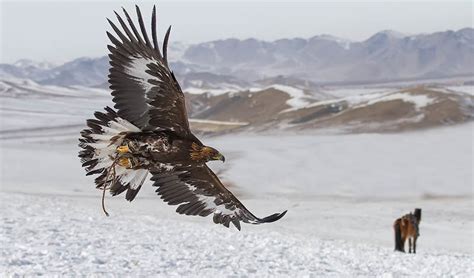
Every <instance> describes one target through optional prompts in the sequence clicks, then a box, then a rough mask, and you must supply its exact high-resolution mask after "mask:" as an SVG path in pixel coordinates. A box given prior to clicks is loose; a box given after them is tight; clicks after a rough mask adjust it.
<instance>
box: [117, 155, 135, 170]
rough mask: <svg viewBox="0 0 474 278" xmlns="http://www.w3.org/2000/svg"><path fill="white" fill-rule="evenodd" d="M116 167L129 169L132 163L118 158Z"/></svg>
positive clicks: (126, 159)
mask: <svg viewBox="0 0 474 278" xmlns="http://www.w3.org/2000/svg"><path fill="white" fill-rule="evenodd" d="M118 165H120V166H122V167H125V168H131V167H132V163H131V161H130V159H128V158H125V157H123V158H120V159H119V160H118Z"/></svg>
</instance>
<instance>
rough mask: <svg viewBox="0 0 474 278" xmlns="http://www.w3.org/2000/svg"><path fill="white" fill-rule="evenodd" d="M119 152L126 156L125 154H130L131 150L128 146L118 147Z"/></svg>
mask: <svg viewBox="0 0 474 278" xmlns="http://www.w3.org/2000/svg"><path fill="white" fill-rule="evenodd" d="M117 152H118V153H120V154H124V153H128V152H130V149H129V148H128V146H127V145H124V146H118V147H117Z"/></svg>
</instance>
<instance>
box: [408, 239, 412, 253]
mask: <svg viewBox="0 0 474 278" xmlns="http://www.w3.org/2000/svg"><path fill="white" fill-rule="evenodd" d="M411 246H412V245H411V237H409V238H408V253H411Z"/></svg>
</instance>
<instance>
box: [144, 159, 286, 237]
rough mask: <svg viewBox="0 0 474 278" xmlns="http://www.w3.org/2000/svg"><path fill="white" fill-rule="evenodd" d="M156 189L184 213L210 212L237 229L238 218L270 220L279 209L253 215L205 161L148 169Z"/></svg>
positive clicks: (279, 215) (216, 219)
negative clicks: (169, 169)
mask: <svg viewBox="0 0 474 278" xmlns="http://www.w3.org/2000/svg"><path fill="white" fill-rule="evenodd" d="M151 172H152V174H153V177H152V178H151V180H152V181H154V184H153V186H156V187H158V188H157V189H156V192H157V193H158V195H160V196H161V198H162V199H163V200H164V201H165V202H167V203H168V204H170V205H179V206H178V208H177V209H176V212H178V213H180V214H186V215H200V216H208V215H210V214H214V217H213V219H214V223H216V224H223V225H224V226H226V227H229V224H230V223H232V224H234V226H235V227H236V228H237V229H238V230H240V221H242V222H245V223H251V224H261V223H268V222H274V221H277V220H278V219H280V218H282V217H283V216H284V215H285V213H286V211H284V212H283V213H275V214H272V215H270V216H267V217H265V218H258V217H256V216H255V215H253V214H252V213H251V212H250V211H249V210H248V209H247V208H246V207H245V206H244V205H243V204H242V203H241V202H240V201H239V200H238V199H237V198H236V197H235V196H234V195H233V194H232V193H231V192H230V191H229V190H227V189H226V188H225V187H224V185H223V184H222V183H221V181H220V180H219V179H218V178H217V176H216V175H215V174H214V173H213V172H212V171H211V169H209V167H207V166H206V165H205V164H201V165H197V166H196V165H193V166H189V167H183V168H179V167H177V168H175V169H174V171H173V172H167V173H163V172H159V171H157V172H156V173H154V171H153V170H152V171H151Z"/></svg>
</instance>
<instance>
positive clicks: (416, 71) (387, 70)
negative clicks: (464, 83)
mask: <svg viewBox="0 0 474 278" xmlns="http://www.w3.org/2000/svg"><path fill="white" fill-rule="evenodd" d="M170 51H171V55H172V57H171V58H172V63H171V68H172V69H173V70H174V71H175V73H176V75H177V78H178V79H179V80H180V81H182V82H184V83H185V84H184V88H187V87H189V88H193V89H203V90H206V89H216V88H233V87H238V88H241V87H249V86H252V84H254V83H255V82H256V81H258V80H262V79H263V80H271V79H274V78H277V77H279V76H283V77H284V78H286V79H288V80H295V79H296V80H300V81H302V82H305V83H306V84H309V85H310V86H312V87H314V86H315V84H317V85H325V84H334V83H340V84H363V83H374V82H387V81H396V80H414V79H427V78H429V79H436V78H443V77H452V76H466V75H473V74H474V68H473V66H472V65H473V64H474V29H472V28H464V29H461V30H458V31H445V32H436V33H432V34H419V35H409V36H407V35H403V34H400V33H397V32H395V31H381V32H379V33H376V34H374V35H373V36H372V37H370V38H369V39H367V40H365V41H361V42H353V41H349V40H346V39H341V38H336V37H333V36H330V35H320V36H314V37H312V38H309V39H302V38H294V39H280V40H276V41H272V42H268V41H262V40H257V39H247V40H238V39H225V40H217V41H212V42H206V43H200V44H195V45H185V44H182V43H175V44H172V45H171V46H170ZM108 68H109V66H108V58H107V57H106V56H104V57H100V58H79V59H76V60H73V61H70V62H67V63H65V64H63V65H59V66H54V65H51V64H48V63H36V62H34V61H28V60H21V61H19V62H17V63H15V64H0V77H3V78H9V77H13V78H24V79H31V80H33V81H35V82H37V83H39V84H44V85H61V86H70V85H82V86H98V87H107V74H108ZM257 84H258V82H257Z"/></svg>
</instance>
